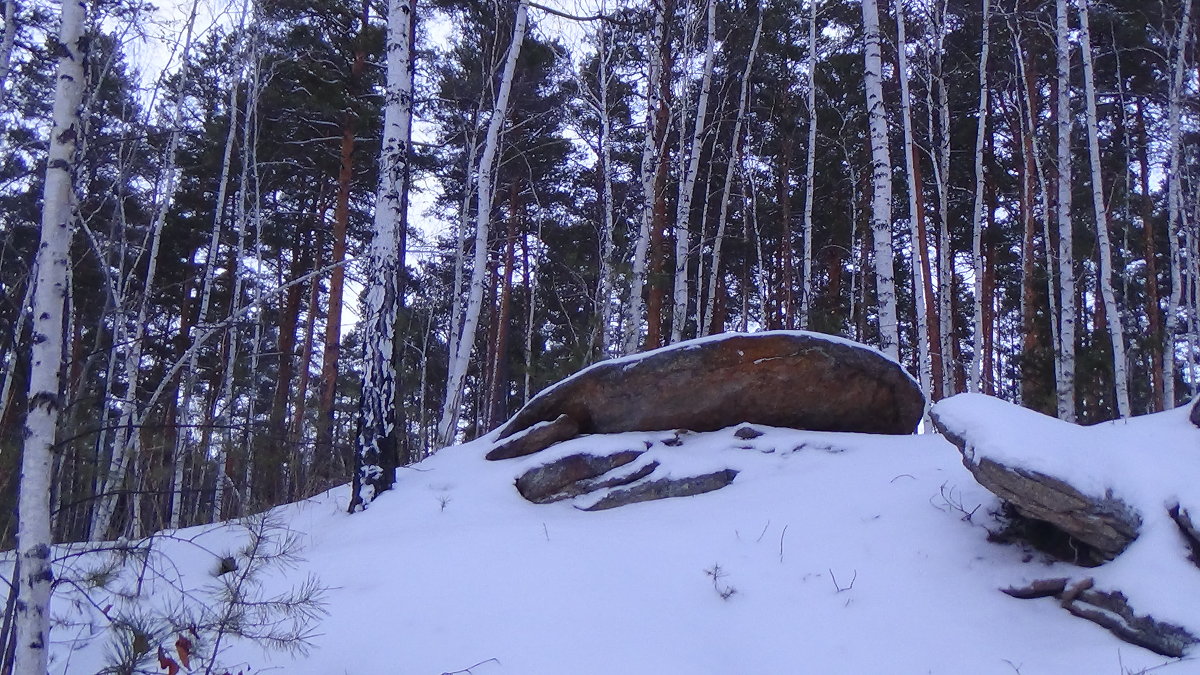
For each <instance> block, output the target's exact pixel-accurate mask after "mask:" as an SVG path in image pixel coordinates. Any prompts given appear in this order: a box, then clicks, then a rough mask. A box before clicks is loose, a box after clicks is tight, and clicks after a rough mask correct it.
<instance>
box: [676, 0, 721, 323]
mask: <svg viewBox="0 0 1200 675" xmlns="http://www.w3.org/2000/svg"><path fill="white" fill-rule="evenodd" d="M705 4H706V21H705V25H706V27H707V34H708V36H707V39H706V42H705V46H704V75H703V76H702V78H701V80H700V98H699V100H698V101H697V102H696V115H695V120H694V122H693V126H692V139H691V143H690V145H689V155H688V161H687V166H686V168H685V171H684V174H683V177H682V179H681V181H680V184H679V199H678V201H677V204H676V206H677V208H676V212H675V288H674V297H673V299H672V304H673V308H672V316H671V342H673V343H674V342H679V341H680V340H681V339H682V338H683V326H684V324H685V323H687V310H688V258H689V251H690V250H691V231H690V229H689V225H688V223H689V221H690V220H691V212H692V200H693V199H695V192H696V176H697V175H698V174H699V172H700V151H701V150H702V149H703V146H704V137H705V136H706V135H707V134H706V129H707V126H706V121H705V120H706V119H707V118H708V100H709V96H710V93H711V91H712V74H713V59H714V56H715V54H716V40H717V3H716V0H707V2H706V3H705Z"/></svg>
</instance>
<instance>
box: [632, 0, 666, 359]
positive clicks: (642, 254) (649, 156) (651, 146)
mask: <svg viewBox="0 0 1200 675" xmlns="http://www.w3.org/2000/svg"><path fill="white" fill-rule="evenodd" d="M651 9H652V11H653V12H654V27H653V29H652V30H651V33H650V39H649V43H648V44H647V46H646V49H647V53H648V54H649V56H650V61H649V65H648V68H649V72H648V77H647V79H646V135H645V138H644V140H643V142H642V167H641V182H642V199H643V204H642V214H641V220H640V223H639V226H638V234H637V240H636V243H635V244H634V247H633V261H632V262H633V270H632V278H631V280H630V288H629V304H628V305H627V306H626V317H625V340H624V345H623V348H622V353H624V354H632V353H634V352H636V351H637V348H638V343H639V342H640V341H641V335H642V304H643V303H642V291H643V289H644V288H645V286H646V250H647V249H648V248H649V245H650V221H651V219H652V218H653V212H654V175H655V171H656V169H657V166H656V164H657V163H656V162H655V158H656V157H658V152H659V148H658V143H657V142H656V140H655V139H656V135H657V128H656V127H657V123H656V122H655V120H656V114H655V113H656V111H657V110H658V107H659V105H660V103H661V96H662V87H661V82H662V77H663V72H662V71H663V63H662V50H661V49H660V44H661V43H662V39H663V35H664V34H665V33H666V12H665V10H664V8H663V5H662V0H653V1H652V3H651Z"/></svg>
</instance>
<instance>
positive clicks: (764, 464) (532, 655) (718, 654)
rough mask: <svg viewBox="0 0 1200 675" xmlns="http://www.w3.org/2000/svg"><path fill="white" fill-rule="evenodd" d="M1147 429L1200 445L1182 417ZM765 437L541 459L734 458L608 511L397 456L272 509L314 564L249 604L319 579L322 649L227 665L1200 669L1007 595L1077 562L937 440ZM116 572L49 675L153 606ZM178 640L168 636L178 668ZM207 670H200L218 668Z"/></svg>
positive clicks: (204, 550) (679, 470) (73, 627)
mask: <svg viewBox="0 0 1200 675" xmlns="http://www.w3.org/2000/svg"><path fill="white" fill-rule="evenodd" d="M1138 422H1139V423H1141V424H1145V425H1151V426H1154V425H1157V426H1159V427H1162V426H1165V427H1170V428H1174V429H1176V430H1177V431H1179V434H1180V435H1179V438H1191V439H1192V440H1193V441H1194V440H1195V436H1196V433H1195V432H1196V431H1197V430H1195V429H1194V428H1191V427H1186V424H1187V422H1186V410H1185V409H1180V410H1176V411H1173V412H1168V413H1163V414H1160V415H1156V416H1153V417H1148V418H1143V419H1141V420H1139V421H1138ZM1185 427H1186V428H1187V429H1190V432H1189V431H1184V429H1185ZM760 428H761V427H760ZM1147 428H1149V426H1148V427H1147ZM762 430H763V431H766V433H765V435H763V436H761V437H758V438H755V439H753V440H749V441H746V440H740V439H738V438H736V437H735V436H734V435H733V429H727V430H723V431H718V432H712V433H706V434H685V435H683V437H682V440H683V443H682V444H681V445H678V446H676V447H668V446H665V445H663V444H662V443H661V442H659V441H661V440H663V439H666V438H668V437H671V436H673V434H671V433H661V432H660V433H625V434H616V435H609V436H603V437H598V436H591V437H588V436H585V437H581V438H578V439H575V440H573V441H568V442H567V443H563V444H561V445H560V446H556V447H555V448H552V449H551V450H550V451H547V452H554V453H556V454H558V453H563V454H565V453H567V452H570V451H572V450H574V451H579V450H580V449H588V450H593V451H610V450H616V449H622V448H632V447H636V448H639V449H641V448H643V447H645V445H644V442H645V441H651V442H653V445H652V447H651V448H650V449H649V450H648V451H647V452H646V453H645V455H644V458H645V459H646V460H657V461H659V462H660V463H661V468H660V469H659V472H660V475H661V474H664V473H665V474H672V475H688V474H693V473H695V472H700V471H711V470H714V469H722V468H733V469H736V470H737V471H738V472H739V473H738V475H737V477H736V479H735V480H734V481H733V483H732V484H731V485H729V486H728V487H725V488H724V489H721V490H718V491H716V492H712V493H708V494H704V495H699V496H694V497H684V498H677V499H666V500H662V501H654V502H647V503H641V504H633V505H630V506H625V507H622V508H617V509H613V510H609V511H602V512H584V511H581V510H579V509H577V508H575V507H574V505H572V504H571V503H570V502H559V503H556V504H549V505H535V504H532V503H529V502H526V501H525V500H524V499H522V498H521V497H520V496H519V495H518V493H517V491H516V490H515V489H514V487H513V481H514V479H515V478H516V477H517V476H518V475H520V474H521V473H522V472H523V470H524V469H527V468H529V466H531V465H532V464H533V463H535V462H540V461H545V459H544V458H537V457H528V458H523V459H516V460H508V461H504V462H486V461H484V460H483V454H484V453H485V452H486V450H487V448H488V447H489V444H488V442H487V441H486V440H482V441H478V442H475V443H470V444H467V445H463V446H459V447H454V448H449V449H446V450H444V451H442V452H440V453H438V454H437V455H435V456H434V457H432V458H430V459H429V460H427V461H425V462H423V463H422V464H420V465H417V466H415V467H412V468H411V469H406V470H401V472H400V474H399V477H398V483H397V485H396V489H395V490H394V491H392V492H389V493H386V494H384V495H382V496H381V497H380V498H379V499H378V500H377V501H376V502H375V503H374V504H373V505H372V506H371V508H370V509H369V510H368V511H366V512H364V513H360V514H356V515H347V514H346V512H345V511H346V505H347V500H348V497H349V494H348V489H346V488H339V489H335V490H332V491H330V492H329V493H326V494H324V495H321V496H318V497H316V498H313V499H310V500H307V501H305V502H302V503H298V504H293V505H289V506H284V507H281V508H279V509H276V511H275V513H274V515H275V516H277V521H278V522H279V523H281V524H283V525H284V526H286V528H287V529H290V530H291V531H292V532H294V533H295V534H296V535H298V537H297V541H298V543H299V544H300V545H301V546H302V548H303V550H302V552H301V556H302V557H303V561H301V562H298V563H296V564H295V566H294V567H291V568H280V569H278V570H274V571H270V572H268V573H264V574H261V575H260V576H259V577H258V578H260V579H261V580H262V583H263V585H262V587H261V588H255V589H254V590H253V592H254V593H255V594H257V595H254V597H261V598H266V597H270V596H274V595H277V594H280V593H284V592H286V591H288V589H292V588H296V587H302V586H303V585H304V584H305V582H306V580H307V579H309V578H310V577H312V578H315V579H316V580H317V583H318V584H319V585H320V586H322V587H325V588H326V589H327V590H326V591H325V594H324V600H325V603H326V604H325V610H326V611H327V614H325V615H323V616H321V617H320V618H319V621H318V623H316V624H315V628H314V633H315V635H314V636H313V637H312V649H311V650H310V652H309V653H308V655H307V656H305V655H302V654H288V653H286V652H271V653H268V652H264V651H263V650H262V649H261V648H260V647H259V646H258V645H255V644H250V643H248V642H243V641H239V640H236V639H232V638H228V637H226V638H225V639H224V640H223V641H222V643H221V644H220V645H218V646H217V648H218V650H219V662H220V663H221V664H222V665H221V668H220V669H217V670H213V671H212V672H216V673H223V672H225V670H226V669H228V671H229V672H231V673H238V672H243V673H259V672H262V673H268V672H273V673H288V674H306V673H308V674H313V675H328V674H331V673H354V674H362V673H414V674H434V675H436V674H438V673H461V672H468V669H469V672H471V673H476V674H477V675H501V674H519V675H539V674H547V675H549V674H559V673H574V674H591V673H595V674H601V673H655V674H662V673H979V674H986V673H1021V674H1022V675H1037V674H1041V673H1045V674H1060V673H1123V672H1139V671H1141V670H1142V669H1145V668H1149V667H1153V666H1158V665H1160V664H1164V663H1166V664H1168V665H1166V666H1164V667H1162V668H1160V669H1158V670H1156V671H1155V672H1164V673H1195V672H1200V664H1198V663H1197V662H1195V661H1190V660H1185V661H1183V662H1175V661H1171V660H1169V659H1166V658H1164V657H1162V656H1158V655H1156V654H1153V653H1151V652H1148V651H1145V650H1143V649H1140V648H1138V647H1134V646H1131V645H1129V644H1126V643H1123V642H1121V641H1119V640H1117V639H1116V638H1114V637H1113V636H1112V635H1110V634H1109V633H1108V632H1106V631H1105V630H1103V629H1101V628H1099V627H1097V626H1095V625H1093V624H1090V623H1087V622H1085V621H1081V620H1079V619H1076V618H1074V617H1072V616H1070V615H1068V614H1067V613H1066V612H1065V611H1064V610H1063V609H1061V608H1060V607H1059V606H1058V603H1057V602H1055V601H1054V600H1034V601H1029V600H1017V599H1013V598H1010V597H1008V596H1006V595H1004V594H1002V593H1001V592H1000V591H999V590H998V589H1000V588H1002V587H1008V586H1013V585H1020V584H1023V583H1027V582H1029V581H1031V580H1033V579H1038V578H1045V577H1050V576H1072V575H1078V574H1081V573H1083V572H1084V570H1081V569H1080V568H1076V567H1073V566H1070V565H1064V564H1061V563H1055V564H1050V563H1048V562H1046V561H1045V560H1044V558H1043V556H1041V555H1040V554H1037V553H1030V552H1027V551H1022V550H1020V549H1018V548H1016V547H1013V546H1002V545H999V544H993V543H989V542H988V541H987V535H988V531H987V528H988V527H993V528H995V527H996V526H997V524H996V520H995V517H994V516H993V515H992V512H993V511H994V510H995V509H996V508H997V506H998V501H997V500H996V499H995V498H994V497H992V496H991V495H990V494H989V493H987V492H986V491H985V490H984V489H983V488H981V487H979V486H978V485H977V484H976V483H975V481H974V480H973V479H972V477H971V475H970V474H969V473H968V472H967V471H966V469H964V468H963V466H962V464H961V463H960V456H959V453H958V451H957V450H956V449H955V448H954V447H953V446H952V445H951V444H950V443H948V442H947V441H946V440H944V439H943V438H941V437H940V436H937V435H919V436H907V437H903V436H871V435H863V434H834V433H815V432H800V431H792V430H782V429H770V428H762ZM1189 433H1190V434H1191V435H1190V436H1188V435H1187V434H1189ZM1100 450H1103V448H1101V449H1099V450H1098V451H1100ZM1113 450H1114V451H1115V450H1117V449H1113ZM273 532H274V536H278V532H279V531H278V530H274V531H273ZM185 540H187V541H185ZM244 540H245V530H244V528H241V527H238V526H236V525H228V526H224V527H220V528H216V529H211V528H192V529H190V530H185V531H181V532H179V533H177V535H176V538H170V539H161V540H159V541H157V542H156V543H155V544H154V546H155V548H156V549H157V550H159V551H160V552H162V553H163V554H164V555H165V557H166V558H168V559H169V560H170V565H169V566H162V565H158V567H161V568H164V569H169V570H170V571H169V572H166V573H158V574H161V576H156V575H155V574H147V575H145V578H144V580H143V584H144V585H145V588H146V590H150V592H149V593H146V594H145V595H147V596H149V597H150V598H151V600H150V601H149V602H151V603H156V604H157V605H159V606H164V605H169V604H171V603H172V602H173V600H172V598H175V597H176V596H177V593H176V592H175V591H174V590H171V589H173V588H174V587H176V586H180V585H181V586H183V587H185V588H187V589H189V593H190V597H191V598H192V600H190V601H189V602H197V601H198V600H200V599H201V598H204V597H206V596H205V593H206V592H207V591H205V590H204V589H205V588H206V587H208V588H211V587H213V586H214V585H215V584H217V583H218V580H219V579H223V578H224V579H228V578H230V575H229V574H226V575H224V577H217V576H215V574H216V572H217V571H218V569H219V568H220V566H221V562H220V559H221V558H222V557H225V556H227V555H229V554H231V553H233V552H235V551H237V550H238V549H239V547H241V546H242V543H243V542H244ZM1163 540H1164V538H1161V537H1160V538H1156V542H1160V543H1161V541H1163ZM1166 541H1168V542H1170V543H1168V544H1167V545H1168V546H1169V545H1172V544H1173V543H1175V542H1171V541H1170V540H1169V539H1166ZM1179 546H1180V547H1182V546H1183V544H1182V543H1181V542H1179ZM233 557H234V558H235V559H236V561H235V565H234V566H236V567H238V568H239V569H242V570H244V569H247V568H248V565H247V563H246V561H245V560H243V559H240V558H239V556H237V555H233ZM1139 559H1140V560H1142V561H1145V560H1147V559H1148V558H1146V557H1145V556H1142V557H1141V558H1139ZM85 560H91V561H92V562H84V561H80V560H76V561H74V562H73V563H72V564H73V566H74V568H75V569H76V570H81V569H86V568H88V567H89V565H91V566H93V567H94V566H96V565H98V562H97V561H98V560H100V557H98V556H92V557H91V558H86V559H85ZM160 562H161V561H160ZM133 566H136V565H133ZM127 567H130V565H127ZM1170 570H1171V573H1172V574H1175V573H1177V568H1176V567H1171V568H1170ZM1095 571H1096V570H1088V571H1087V573H1088V574H1092V573H1094V572H1095ZM237 573H238V572H237V571H236V570H235V571H234V572H233V573H232V574H233V575H236V574H237ZM1158 573H1159V570H1157V569H1146V570H1144V575H1145V579H1157V582H1156V583H1157V584H1159V585H1160V587H1162V588H1176V589H1178V591H1179V592H1180V593H1181V594H1184V595H1186V594H1187V593H1194V592H1195V591H1196V589H1197V584H1196V583H1195V579H1190V580H1188V581H1187V583H1182V582H1181V581H1180V580H1179V579H1176V578H1169V577H1167V576H1158V577H1156V576H1155V575H1156V574H1158ZM124 574H125V576H124V577H122V578H120V579H112V578H104V579H100V580H98V582H97V583H95V584H94V585H93V587H92V588H91V591H90V595H91V597H92V600H93V601H94V604H88V603H83V602H75V601H73V600H72V598H75V599H76V600H77V599H78V597H79V595H78V594H77V593H76V594H72V592H71V591H70V590H69V589H68V588H65V587H63V586H60V587H59V588H58V590H57V591H56V596H55V598H56V600H55V605H54V612H55V616H56V617H57V618H58V619H59V620H60V621H62V622H63V623H59V624H57V625H56V627H55V629H54V632H53V641H54V643H55V648H54V654H53V661H54V662H53V666H52V672H54V673H95V672H99V671H101V670H102V669H103V667H104V663H105V659H106V658H111V655H112V654H113V652H114V648H113V646H112V645H111V643H110V640H109V638H108V636H107V634H106V633H105V631H104V630H103V628H104V626H105V625H106V624H107V623H108V621H107V619H105V616H104V615H105V613H107V614H109V615H110V616H116V615H117V614H118V613H120V612H121V611H124V610H123V609H122V608H125V609H127V608H128V607H130V606H134V605H133V604H126V603H137V602H146V601H141V600H139V601H123V600H122V599H120V598H119V597H118V594H117V591H118V590H119V589H120V588H128V587H129V582H130V577H129V573H128V572H126V573H124ZM1197 576H1200V575H1197ZM1145 579H1144V580H1145ZM1144 580H1143V581H1144ZM94 581H97V580H94ZM168 582H174V583H168ZM1143 585H1144V584H1143ZM252 586H253V584H248V588H249V587H252ZM106 589H108V590H106ZM154 589H157V590H154ZM1193 597H1195V596H1193ZM1132 601H1133V602H1134V603H1136V602H1137V598H1136V597H1135V598H1132ZM1192 607H1193V608H1194V609H1193V610H1191V616H1188V617H1182V618H1184V619H1190V623H1191V625H1193V626H1194V625H1200V602H1196V603H1192ZM1173 611H1181V610H1180V609H1179V607H1178V606H1176V607H1174V608H1173ZM1185 613H1187V612H1186V611H1185ZM147 614H148V612H147ZM1174 618H1180V617H1174ZM177 637H178V636H176V635H173V634H164V635H162V636H161V639H162V642H161V644H163V645H165V646H166V647H167V651H166V652H165V653H166V654H167V655H168V656H170V657H174V658H173V660H178V656H176V650H175V649H174V648H173V647H172V646H171V645H173V644H175V642H176V639H177ZM184 637H187V636H186V635H184ZM212 646H213V645H211V644H209V645H207V647H206V648H212ZM199 651H201V650H200V649H197V652H199ZM198 664H199V660H197V661H196V662H194V663H192V666H193V671H192V672H203V670H202V669H203V667H204V666H203V665H199V666H198ZM157 665H158V663H157V660H156V659H153V658H152V659H150V661H149V662H148V663H147V668H146V671H145V672H168V670H167V669H160V668H157V667H156V666H157ZM181 672H187V671H181Z"/></svg>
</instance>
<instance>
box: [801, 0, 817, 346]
mask: <svg viewBox="0 0 1200 675" xmlns="http://www.w3.org/2000/svg"><path fill="white" fill-rule="evenodd" d="M808 5H809V7H808V12H809V13H808V93H807V95H808V100H807V102H808V147H807V148H806V153H807V156H806V158H805V164H804V166H805V169H804V233H803V240H804V260H803V261H802V262H801V263H800V265H801V268H800V277H801V279H800V327H801V328H805V329H807V328H808V322H809V315H810V313H811V311H812V293H813V287H812V275H813V269H812V266H813V200H814V199H815V198H816V194H817V191H816V186H815V179H816V175H817V170H816V169H817V0H809V1H808Z"/></svg>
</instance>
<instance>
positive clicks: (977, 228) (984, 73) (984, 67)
mask: <svg viewBox="0 0 1200 675" xmlns="http://www.w3.org/2000/svg"><path fill="white" fill-rule="evenodd" d="M991 9H992V6H991V2H990V0H983V42H982V47H981V49H980V56H979V108H978V113H977V114H976V116H975V117H976V128H975V201H974V209H973V210H972V213H971V261H972V264H973V266H974V272H975V297H974V300H973V302H972V303H971V306H972V317H973V321H972V323H973V326H974V327H973V330H972V337H973V339H974V349H973V350H972V352H973V353H972V355H971V374H970V377H969V378H968V381H967V390H968V391H971V392H976V393H977V392H979V391H980V387H981V385H982V380H983V345H984V338H983V303H984V302H990V299H988V298H984V297H983V273H984V260H983V220H984V213H983V211H984V203H983V202H984V195H983V184H984V179H985V175H984V171H986V168H985V167H984V162H983V147H984V141H986V140H987V126H988V51H989V49H990V47H991V39H990V38H991V18H992V12H991Z"/></svg>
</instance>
